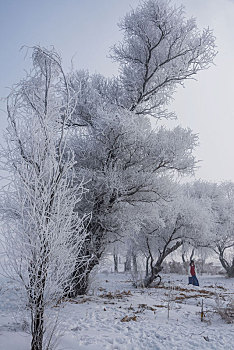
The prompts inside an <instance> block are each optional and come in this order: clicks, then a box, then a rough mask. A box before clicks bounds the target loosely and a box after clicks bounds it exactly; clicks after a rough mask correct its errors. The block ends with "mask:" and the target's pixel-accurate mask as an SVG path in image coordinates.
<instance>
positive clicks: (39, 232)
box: [1, 47, 88, 350]
mask: <svg viewBox="0 0 234 350" xmlns="http://www.w3.org/2000/svg"><path fill="white" fill-rule="evenodd" d="M32 60H33V69H32V71H31V72H30V74H29V75H28V76H27V77H26V79H24V80H22V81H20V83H19V84H17V85H16V86H15V87H14V88H13V90H12V92H11V94H10V95H9V97H8V103H7V111H8V121H9V125H8V129H7V132H6V142H7V146H6V147H5V150H4V152H3V154H2V156H3V159H2V161H3V162H5V168H6V169H7V170H8V171H9V173H10V177H11V182H10V184H9V188H8V189H7V191H6V190H5V191H4V192H3V193H2V196H1V213H2V219H3V220H4V222H5V225H4V227H3V232H2V234H3V237H4V246H5V249H6V261H5V263H6V264H5V269H7V272H8V273H9V275H10V276H11V277H12V278H14V279H15V281H17V282H18V283H19V284H20V285H21V286H22V289H23V292H24V296H25V299H24V302H25V307H27V309H28V310H29V311H30V313H31V333H32V341H31V349H32V350H42V348H43V349H44V348H46V349H47V348H49V346H50V343H51V336H49V337H47V338H46V339H45V337H44V334H45V331H46V324H45V321H46V316H47V315H48V310H49V308H50V307H51V306H52V305H54V304H55V303H57V302H58V301H59V300H60V299H61V297H62V296H63V295H64V292H65V291H66V292H68V291H69V290H70V289H71V287H72V285H73V280H74V279H76V280H77V279H78V280H79V278H81V277H82V276H78V275H77V274H76V275H72V274H71V271H74V269H75V268H76V271H77V272H78V271H79V267H80V266H85V265H87V259H88V258H86V257H85V256H84V254H83V248H84V244H85V240H86V239H87V233H86V230H85V227H84V220H83V219H82V217H81V216H80V215H79V212H78V211H77V203H78V202H79V201H80V200H81V198H82V195H83V193H84V187H83V183H82V181H80V180H79V182H78V181H77V176H76V174H75V171H74V170H75V169H74V166H75V163H76V162H75V158H74V154H73V152H72V151H70V150H69V149H68V147H67V138H68V136H69V134H68V131H67V130H66V128H65V126H66V122H67V120H68V119H69V118H70V115H71V114H72V112H73V107H72V106H74V101H73V100H72V99H73V98H74V96H73V97H70V96H69V88H68V85H67V82H66V78H65V75H64V73H63V70H62V67H61V62H60V57H59V56H58V55H57V54H56V53H55V52H54V51H53V50H52V51H47V50H44V49H42V48H40V47H35V48H33V53H32ZM64 94H65V95H66V100H64ZM76 170H77V169H76ZM45 343H47V344H45Z"/></svg>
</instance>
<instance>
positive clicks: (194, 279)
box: [189, 275, 199, 286]
mask: <svg viewBox="0 0 234 350" xmlns="http://www.w3.org/2000/svg"><path fill="white" fill-rule="evenodd" d="M189 284H193V285H194V286H199V282H198V279H197V276H196V275H194V276H191V277H189Z"/></svg>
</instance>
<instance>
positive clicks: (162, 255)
mask: <svg viewBox="0 0 234 350" xmlns="http://www.w3.org/2000/svg"><path fill="white" fill-rule="evenodd" d="M182 244H183V242H182V241H177V242H176V243H175V244H174V245H173V246H172V247H171V248H166V247H165V248H164V249H163V251H162V252H161V253H160V255H159V257H158V259H157V261H156V263H155V264H154V265H153V258H152V255H151V273H150V275H148V276H146V277H145V279H144V286H145V287H149V286H150V285H151V283H152V282H153V281H154V280H155V278H156V277H157V275H158V274H159V272H160V271H162V269H163V267H162V263H163V261H164V260H165V259H166V257H167V256H168V255H169V254H171V253H172V252H174V251H175V250H176V249H178V248H179V247H180V246H181V245H182Z"/></svg>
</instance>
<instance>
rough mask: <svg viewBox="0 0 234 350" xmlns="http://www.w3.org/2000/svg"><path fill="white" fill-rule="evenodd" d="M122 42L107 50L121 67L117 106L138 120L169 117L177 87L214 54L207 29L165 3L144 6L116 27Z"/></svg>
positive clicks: (167, 0) (157, 0) (158, 0)
mask: <svg viewBox="0 0 234 350" xmlns="http://www.w3.org/2000/svg"><path fill="white" fill-rule="evenodd" d="M119 27H120V29H121V30H122V31H123V34H124V37H123V40H122V41H121V42H120V43H119V44H117V45H115V46H114V47H113V49H112V58H113V59H114V60H115V61H117V62H119V64H120V76H119V89H118V92H119V95H118V97H117V98H116V100H117V103H118V104H119V105H120V106H123V107H124V108H127V109H130V110H131V111H135V113H137V114H141V115H152V116H154V117H158V118H160V117H165V116H167V117H169V116H170V114H169V115H168V114H167V113H166V112H165V110H164V109H165V106H166V105H167V104H168V102H169V101H170V100H171V98H172V94H173V92H174V91H175V89H176V86H177V85H178V84H183V82H184V81H185V80H186V79H189V78H192V77H194V75H195V74H197V73H198V72H199V71H200V70H203V69H205V68H207V67H209V65H210V63H211V62H212V60H213V58H214V56H215V54H216V52H215V43H214V36H213V34H212V32H211V30H210V29H209V28H206V29H204V30H203V31H202V32H199V30H198V28H197V25H196V21H195V19H194V18H191V19H186V18H185V14H184V8H183V7H182V6H181V7H176V6H173V5H172V2H171V1H170V0H164V1H162V0H147V1H142V3H141V4H140V5H139V6H138V7H137V8H136V9H133V10H132V11H131V12H130V13H128V14H127V15H126V16H125V17H124V18H123V20H122V21H121V22H120V24H119Z"/></svg>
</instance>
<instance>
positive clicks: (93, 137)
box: [67, 0, 216, 293]
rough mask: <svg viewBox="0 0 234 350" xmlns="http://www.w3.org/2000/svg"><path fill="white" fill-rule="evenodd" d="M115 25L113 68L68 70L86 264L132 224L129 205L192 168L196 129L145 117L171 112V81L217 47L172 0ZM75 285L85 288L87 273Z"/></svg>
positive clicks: (159, 194)
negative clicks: (112, 71)
mask: <svg viewBox="0 0 234 350" xmlns="http://www.w3.org/2000/svg"><path fill="white" fill-rule="evenodd" d="M120 28H121V29H122V30H123V32H124V37H123V40H122V42H121V43H119V44H118V45H116V46H114V47H113V49H112V58H113V59H114V60H116V61H117V62H118V63H119V65H120V74H119V76H117V77H114V78H112V79H106V78H104V77H102V76H101V75H94V76H90V75H89V74H88V73H87V72H76V73H73V74H71V75H70V77H69V85H70V87H71V88H72V89H73V91H74V93H75V94H78V102H76V105H75V106H74V113H73V115H72V116H71V118H70V119H69V120H68V121H67V126H68V127H70V128H72V129H73V130H74V134H73V138H72V139H71V147H72V149H74V151H75V154H76V160H77V167H78V169H79V172H80V169H82V171H83V174H84V176H85V177H88V178H90V179H91V181H90V182H89V184H88V187H89V193H88V194H87V196H86V199H87V200H86V201H85V200H84V201H82V202H81V206H80V209H81V210H84V211H85V212H86V211H89V210H90V211H92V220H91V221H90V225H89V231H90V243H89V244H87V245H86V248H87V255H89V256H92V263H90V266H89V269H90V271H91V270H92V268H93V266H95V265H96V264H97V263H98V261H99V260H100V258H101V256H102V254H103V252H105V249H106V245H107V244H108V242H109V241H113V239H116V236H115V237H114V238H113V234H114V235H120V234H122V233H123V232H124V231H125V226H126V222H128V221H130V222H132V224H133V221H134V217H130V216H129V215H128V211H129V208H130V207H131V206H132V205H135V204H136V203H145V202H153V203H154V202H157V201H159V200H160V199H161V198H164V199H167V198H168V197H170V196H171V192H172V188H171V187H170V185H169V187H168V184H169V182H168V181H167V176H168V175H170V176H171V175H172V174H173V173H179V174H181V175H182V174H188V173H191V172H192V171H193V167H194V158H193V156H192V151H193V148H194V146H195V144H196V136H195V135H193V134H192V132H191V131H190V130H185V129H182V128H180V127H177V128H175V129H174V130H171V131H169V130H166V129H165V128H158V129H156V130H152V127H151V123H150V120H149V117H150V116H153V117H155V118H162V117H166V118H168V117H170V116H171V115H170V114H168V113H167V112H166V111H165V108H166V105H167V104H168V102H169V101H170V99H171V97H172V94H173V92H174V91H175V88H176V86H177V85H178V84H182V83H183V82H184V81H185V80H186V79H188V78H192V77H194V75H195V74H196V73H198V72H199V71H200V70H202V69H205V68H207V67H208V66H209V65H210V64H211V63H212V61H213V58H214V56H215V54H216V52H215V44H214V37H213V34H212V32H211V31H210V30H209V29H205V30H203V32H202V33H200V32H199V30H198V29H197V26H196V22H195V20H194V19H190V20H186V19H185V17H184V11H183V9H182V8H176V7H174V6H172V5H171V3H170V1H159V0H149V1H144V2H142V3H141V5H140V6H139V7H138V8H137V9H136V10H132V11H131V12H130V13H129V14H127V15H126V16H125V18H124V19H123V20H122V22H121V24H120ZM80 174H81V173H80ZM123 208H124V210H125V212H123ZM140 210H141V209H140V207H139V211H140ZM125 218H126V219H127V220H126V221H125V220H124V219H125ZM86 271H87V270H86ZM77 287H78V288H77V293H83V292H84V291H85V290H86V288H87V280H86V279H85V280H84V281H82V284H81V285H80V286H77Z"/></svg>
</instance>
